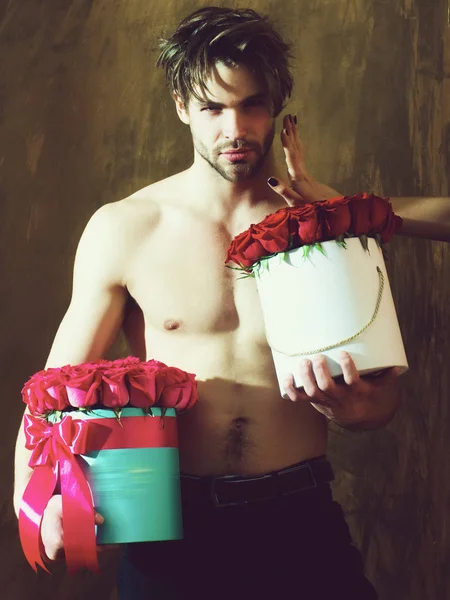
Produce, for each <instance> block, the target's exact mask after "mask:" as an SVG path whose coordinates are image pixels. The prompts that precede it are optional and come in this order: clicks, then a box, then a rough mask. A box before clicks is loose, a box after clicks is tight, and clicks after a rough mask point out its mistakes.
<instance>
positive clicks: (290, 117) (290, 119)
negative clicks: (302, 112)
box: [289, 115, 292, 123]
mask: <svg viewBox="0 0 450 600" xmlns="http://www.w3.org/2000/svg"><path fill="white" fill-rule="evenodd" d="M289 121H290V122H291V123H292V115H289Z"/></svg>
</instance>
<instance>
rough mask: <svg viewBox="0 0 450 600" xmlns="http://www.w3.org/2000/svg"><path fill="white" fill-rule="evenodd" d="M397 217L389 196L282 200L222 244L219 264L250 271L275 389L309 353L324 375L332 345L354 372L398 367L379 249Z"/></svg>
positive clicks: (402, 360)
mask: <svg viewBox="0 0 450 600" xmlns="http://www.w3.org/2000/svg"><path fill="white" fill-rule="evenodd" d="M401 222H402V221H401V218H400V217H398V216H397V215H395V214H394V213H393V210H392V205H391V203H390V200H389V199H386V198H379V197H377V196H374V195H368V194H360V195H357V196H342V197H337V198H332V199H330V200H324V201H322V202H315V203H313V204H305V205H303V206H299V207H286V208H282V209H280V210H278V211H277V212H275V213H273V214H271V215H268V216H267V217H266V218H265V219H264V220H263V221H261V223H258V224H256V225H251V226H250V227H249V229H247V230H246V231H244V232H243V233H241V234H239V235H238V236H236V237H235V238H234V240H233V241H232V242H231V245H230V247H229V249H228V254H227V262H230V261H231V262H234V263H235V264H237V265H238V267H232V268H237V269H239V270H241V271H242V272H243V273H244V275H246V276H251V277H255V279H256V284H257V287H258V292H259V297H260V301H261V306H262V310H263V315H264V322H265V327H266V336H267V341H268V344H269V346H270V348H271V350H272V354H273V359H274V364H275V369H276V373H277V377H278V383H279V385H280V390H281V394H282V395H283V396H285V390H284V388H283V381H284V380H285V378H286V376H287V375H288V374H290V373H292V374H293V375H294V383H295V385H296V387H302V381H301V380H300V376H299V373H298V371H299V361H300V359H301V357H307V356H312V355H314V354H324V355H325V356H326V357H327V363H328V367H329V369H330V373H331V375H332V376H333V377H335V376H337V375H340V374H342V371H341V368H340V365H339V362H338V354H339V352H340V351H341V350H346V351H347V352H349V353H350V354H351V356H352V358H353V360H354V362H355V365H356V367H357V369H358V370H359V372H360V373H361V374H368V373H371V372H374V371H379V370H380V369H385V368H388V367H393V366H397V367H400V368H401V369H402V371H405V370H406V369H407V368H408V362H407V359H406V355H405V350H404V346H403V342H402V337H401V333H400V328H399V325H398V320H397V315H396V312H395V306H394V302H393V299H392V293H391V289H390V286H389V279H388V275H387V272H386V266H385V262H384V258H383V252H382V248H381V244H383V243H386V242H388V241H389V240H390V239H391V238H392V236H393V235H394V234H395V233H396V232H397V231H398V229H399V228H400V226H401Z"/></svg>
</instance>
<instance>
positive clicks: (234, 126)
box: [223, 110, 247, 140]
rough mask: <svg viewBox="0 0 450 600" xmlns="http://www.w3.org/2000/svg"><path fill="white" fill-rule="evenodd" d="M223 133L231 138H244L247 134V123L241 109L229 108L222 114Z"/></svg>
mask: <svg viewBox="0 0 450 600" xmlns="http://www.w3.org/2000/svg"><path fill="white" fill-rule="evenodd" d="M223 134H224V136H225V137H226V138H228V139H231V140H235V139H242V138H245V136H246V135H247V123H246V118H245V115H243V114H242V112H241V111H239V110H230V111H229V112H227V114H225V115H224V125H223Z"/></svg>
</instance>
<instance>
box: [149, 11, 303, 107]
mask: <svg viewBox="0 0 450 600" xmlns="http://www.w3.org/2000/svg"><path fill="white" fill-rule="evenodd" d="M159 49H160V55H159V57H158V60H157V63H156V64H157V66H158V67H163V68H164V69H165V72H166V80H167V84H168V86H169V88H170V89H171V91H172V93H175V94H178V95H179V96H180V97H181V99H182V101H183V103H184V104H185V106H187V104H188V102H189V99H190V97H191V96H194V97H195V98H196V99H197V100H199V101H201V100H202V97H201V96H200V93H204V92H205V91H207V89H208V88H207V86H206V81H207V79H208V77H209V76H210V74H211V70H212V68H213V67H214V65H215V64H216V63H217V62H222V63H224V64H225V65H226V66H228V67H236V66H238V65H244V66H245V67H247V68H248V69H249V70H250V71H251V72H252V73H254V74H255V76H256V77H257V79H258V80H259V81H260V82H261V83H262V85H263V87H264V91H265V92H266V93H267V94H268V96H269V98H270V100H271V105H272V111H273V115H274V116H277V115H278V114H279V113H280V112H281V111H282V110H283V108H284V103H285V101H286V99H287V98H289V96H290V95H291V93H292V86H293V80H292V74H291V72H290V68H289V64H288V63H289V59H290V58H292V55H291V53H290V50H291V47H290V45H289V44H287V43H286V42H284V41H283V39H282V38H281V36H280V35H279V34H278V33H277V32H276V31H275V29H274V27H273V25H272V23H270V21H269V20H268V19H267V18H266V17H261V16H260V15H258V13H256V12H255V11H253V10H251V9H231V8H219V7H216V6H210V7H206V8H201V9H200V10H197V11H195V12H194V13H192V14H191V15H189V16H188V17H186V18H185V19H183V21H181V23H180V24H179V26H178V27H177V29H176V31H175V33H174V34H173V35H172V36H170V37H169V38H168V39H164V40H161V41H160V44H159Z"/></svg>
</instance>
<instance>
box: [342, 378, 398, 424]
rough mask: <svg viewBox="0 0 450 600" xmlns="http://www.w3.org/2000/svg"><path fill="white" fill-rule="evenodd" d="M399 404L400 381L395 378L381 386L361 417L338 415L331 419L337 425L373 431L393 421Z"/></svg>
mask: <svg viewBox="0 0 450 600" xmlns="http://www.w3.org/2000/svg"><path fill="white" fill-rule="evenodd" d="M399 404H400V389H399V385H398V381H397V380H395V381H393V382H392V383H390V384H388V385H385V386H383V387H381V388H380V390H379V392H378V393H377V397H375V398H373V400H371V401H370V405H369V409H368V410H367V411H365V412H364V414H362V415H361V416H360V417H358V418H352V419H340V418H339V416H338V415H336V418H331V419H330V420H331V421H333V422H334V423H336V425H339V426H340V427H343V428H344V429H349V430H351V431H373V430H375V429H381V428H383V427H385V426H386V425H388V423H390V422H391V421H392V419H393V418H394V416H395V414H396V412H397V409H398V407H399Z"/></svg>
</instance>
